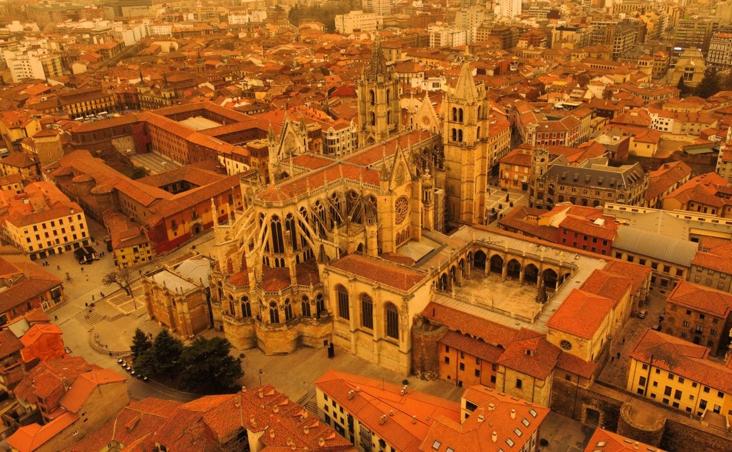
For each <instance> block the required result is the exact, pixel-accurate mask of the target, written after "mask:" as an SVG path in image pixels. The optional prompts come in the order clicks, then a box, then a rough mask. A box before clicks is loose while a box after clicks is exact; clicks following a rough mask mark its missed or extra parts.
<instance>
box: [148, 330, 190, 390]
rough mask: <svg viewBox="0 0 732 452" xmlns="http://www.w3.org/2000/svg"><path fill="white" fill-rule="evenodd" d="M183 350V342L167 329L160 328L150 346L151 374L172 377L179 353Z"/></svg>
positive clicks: (177, 366)
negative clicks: (152, 367) (152, 366)
mask: <svg viewBox="0 0 732 452" xmlns="http://www.w3.org/2000/svg"><path fill="white" fill-rule="evenodd" d="M182 352H183V343H182V342H181V341H179V340H178V339H176V338H174V337H173V336H172V335H171V334H170V333H169V332H168V330H162V331H161V332H160V333H158V335H157V336H156V337H155V341H154V342H153V347H152V358H153V359H154V360H155V362H154V372H151V374H152V375H155V376H159V377H165V378H173V377H174V376H175V375H176V373H177V371H178V369H179V360H180V355H181V353H182Z"/></svg>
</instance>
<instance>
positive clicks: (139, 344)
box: [130, 328, 152, 360]
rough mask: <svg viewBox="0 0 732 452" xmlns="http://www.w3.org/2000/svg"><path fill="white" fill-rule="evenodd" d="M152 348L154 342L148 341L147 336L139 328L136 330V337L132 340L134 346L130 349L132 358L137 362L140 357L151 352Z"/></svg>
mask: <svg viewBox="0 0 732 452" xmlns="http://www.w3.org/2000/svg"><path fill="white" fill-rule="evenodd" d="M151 347H152V342H151V341H150V339H148V337H147V334H145V333H144V332H143V331H142V330H141V329H139V328H138V329H137V330H135V336H134V337H133V338H132V346H131V347H130V350H131V351H132V358H133V359H135V360H136V359H137V358H138V357H139V356H140V355H142V354H143V353H145V352H146V351H148V350H150V348H151Z"/></svg>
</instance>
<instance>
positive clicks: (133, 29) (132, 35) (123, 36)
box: [112, 22, 148, 47]
mask: <svg viewBox="0 0 732 452" xmlns="http://www.w3.org/2000/svg"><path fill="white" fill-rule="evenodd" d="M147 32H148V29H147V27H146V26H145V25H143V24H124V23H121V22H118V23H115V24H114V27H113V31H112V36H113V37H114V39H116V40H117V41H120V42H122V43H124V45H125V47H129V46H133V45H135V44H137V43H138V42H140V41H141V40H143V39H144V38H146V37H147V36H148V33H147Z"/></svg>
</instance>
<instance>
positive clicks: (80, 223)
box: [0, 181, 90, 259]
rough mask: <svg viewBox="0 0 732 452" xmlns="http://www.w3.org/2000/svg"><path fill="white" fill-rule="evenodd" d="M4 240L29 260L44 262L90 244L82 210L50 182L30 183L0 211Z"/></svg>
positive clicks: (0, 208)
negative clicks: (45, 259)
mask: <svg viewBox="0 0 732 452" xmlns="http://www.w3.org/2000/svg"><path fill="white" fill-rule="evenodd" d="M0 212H4V214H0V219H2V221H3V225H4V229H3V236H4V238H5V239H7V240H8V241H10V242H11V243H12V244H13V245H14V246H15V247H17V248H19V249H21V250H22V251H23V252H24V253H25V254H27V255H28V256H29V257H30V258H31V259H43V258H45V257H47V256H51V255H54V254H62V253H64V252H66V251H72V250H75V249H77V248H79V247H80V246H86V245H88V244H89V241H90V236H89V227H88V225H87V222H86V215H85V214H84V211H83V210H82V208H81V206H79V204H77V203H76V202H73V201H71V200H70V199H69V198H68V197H67V196H66V195H65V194H64V193H63V192H61V190H59V189H58V188H57V187H56V186H55V185H54V184H53V183H52V182H47V181H42V182H33V183H31V184H28V185H26V187H25V188H24V190H23V192H22V193H21V194H18V195H15V196H13V197H11V198H9V199H8V198H6V203H5V207H4V208H2V207H0Z"/></svg>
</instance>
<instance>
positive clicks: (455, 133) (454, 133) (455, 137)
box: [452, 129, 457, 141]
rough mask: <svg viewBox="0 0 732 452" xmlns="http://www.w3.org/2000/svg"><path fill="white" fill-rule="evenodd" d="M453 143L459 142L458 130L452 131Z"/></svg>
mask: <svg viewBox="0 0 732 452" xmlns="http://www.w3.org/2000/svg"><path fill="white" fill-rule="evenodd" d="M452 141H457V129H452Z"/></svg>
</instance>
